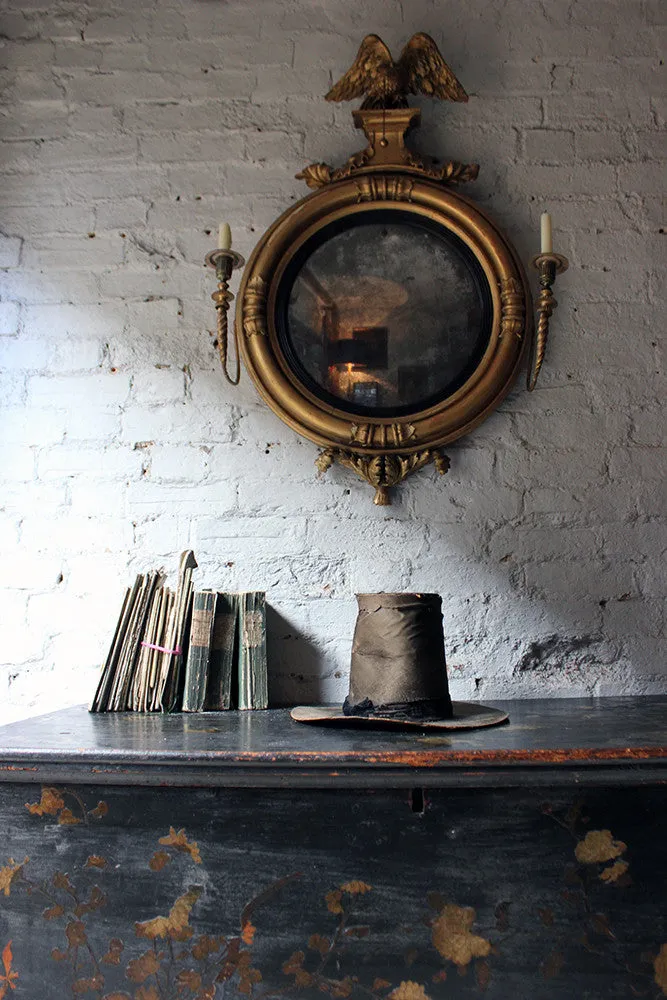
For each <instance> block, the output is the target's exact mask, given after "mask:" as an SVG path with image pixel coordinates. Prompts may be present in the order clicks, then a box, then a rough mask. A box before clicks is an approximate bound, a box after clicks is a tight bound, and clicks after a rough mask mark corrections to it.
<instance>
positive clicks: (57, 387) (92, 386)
mask: <svg viewBox="0 0 667 1000" xmlns="http://www.w3.org/2000/svg"><path fill="white" fill-rule="evenodd" d="M129 391H130V383H129V378H128V377H127V375H122V374H121V373H120V372H119V373H117V374H107V373H106V372H99V373H95V374H94V375H90V374H81V375H69V376H66V375H60V376H56V377H51V376H49V375H33V376H31V377H30V378H29V379H28V398H29V401H30V403H31V404H32V405H36V406H43V405H44V404H45V403H46V402H47V401H48V402H49V404H50V405H52V406H68V405H70V403H71V401H72V400H74V399H76V400H78V401H79V403H81V402H83V400H86V401H87V402H88V404H89V405H90V404H93V405H94V406H95V407H97V408H99V409H102V410H105V411H111V412H114V411H115V410H117V409H118V408H119V407H120V406H122V404H123V403H125V401H126V400H127V398H128V396H129Z"/></svg>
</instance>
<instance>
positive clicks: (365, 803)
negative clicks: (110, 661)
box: [0, 698, 667, 1000]
mask: <svg viewBox="0 0 667 1000" xmlns="http://www.w3.org/2000/svg"><path fill="white" fill-rule="evenodd" d="M495 704H497V705H498V707H500V708H503V709H505V710H507V711H508V712H509V714H510V718H511V723H510V724H509V725H506V726H500V727H496V728H493V729H486V730H478V731H475V732H458V733H454V732H449V733H445V732H443V733H440V734H434V733H433V732H432V731H430V732H425V733H419V732H414V731H412V732H409V733H408V732H403V731H400V730H393V731H392V730H384V731H370V730H367V729H348V728H345V729H341V728H329V727H324V726H317V727H315V726H306V725H302V724H298V723H295V722H293V721H292V720H291V719H290V718H289V713H288V712H287V711H282V710H274V711H269V712H256V713H251V712H246V713H237V712H229V713H206V714H204V715H175V716H136V715H125V714H123V715H101V716H100V715H97V716H91V715H89V714H88V713H87V712H86V711H85V709H83V708H81V709H72V710H67V711H63V712H56V713H54V714H52V715H47V716H43V717H41V718H39V719H33V720H29V721H27V722H23V723H16V724H14V725H11V726H6V727H3V728H0V775H1V776H2V780H1V781H0V821H1V823H2V826H1V829H2V835H3V843H2V845H1V846H0V1000H5V998H8V997H10V996H11V997H12V998H13V997H16V1000H21V998H30V1000H42V998H58V1000H60V998H62V997H79V996H82V997H91V998H95V997H97V998H102V997H105V998H107V1000H128V998H131V1000H193V998H194V1000H210V998H232V997H243V996H251V997H254V998H255V1000H258V998H262V1000H263V998H267V1000H268V998H271V997H286V998H295V1000H296V998H304V1000H310V998H315V997H320V998H321V997H322V996H330V997H352V998H354V1000H357V998H369V997H370V998H377V1000H384V998H387V997H389V998H391V1000H424V998H431V1000H439V998H445V997H447V998H449V997H477V996H480V995H485V996H487V997H489V998H496V1000H506V998H517V1000H524V998H525V1000H541V998H544V1000H547V998H549V1000H551V998H553V1000H556V998H557V1000H566V998H567V1000H584V998H590V1000H593V998H595V1000H598V998H599V1000H602V998H610V997H611V998H616V997H618V998H620V997H634V996H646V997H651V998H656V997H661V996H664V995H667V808H666V807H667V789H666V783H667V698H650V699H649V698H613V699H612V698H609V699H600V700H594V699H572V700H550V701H524V702H506V703H495Z"/></svg>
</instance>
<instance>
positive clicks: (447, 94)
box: [399, 32, 468, 101]
mask: <svg viewBox="0 0 667 1000" xmlns="http://www.w3.org/2000/svg"><path fill="white" fill-rule="evenodd" d="M399 66H401V67H402V69H403V71H404V73H405V78H406V89H407V91H408V93H410V94H426V95H427V97H439V98H440V99H441V100H443V101H467V100H468V95H467V94H466V92H465V90H464V89H463V87H462V86H461V84H460V83H459V81H458V80H457V79H456V77H455V76H454V74H453V73H452V71H451V69H450V68H449V66H448V65H447V63H446V62H445V60H444V59H443V58H442V56H441V55H440V50H439V49H438V46H437V45H436V44H435V42H434V41H433V39H432V38H431V36H430V35H427V34H425V33H424V32H419V34H417V35H413V36H412V38H411V39H410V41H409V42H408V44H407V45H406V46H405V48H404V49H403V51H402V53H401V58H400V60H399Z"/></svg>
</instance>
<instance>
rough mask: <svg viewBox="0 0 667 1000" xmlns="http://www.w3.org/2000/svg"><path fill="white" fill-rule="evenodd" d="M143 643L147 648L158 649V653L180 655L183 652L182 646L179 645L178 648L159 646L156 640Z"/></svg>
mask: <svg viewBox="0 0 667 1000" xmlns="http://www.w3.org/2000/svg"><path fill="white" fill-rule="evenodd" d="M141 645H142V646H145V647H146V649H157V651H158V653H169V655H170V656H180V654H181V653H182V652H183V650H182V649H181V647H180V646H177V647H176V649H167V648H166V647H165V646H158V645H157V644H156V643H154V642H142V643H141Z"/></svg>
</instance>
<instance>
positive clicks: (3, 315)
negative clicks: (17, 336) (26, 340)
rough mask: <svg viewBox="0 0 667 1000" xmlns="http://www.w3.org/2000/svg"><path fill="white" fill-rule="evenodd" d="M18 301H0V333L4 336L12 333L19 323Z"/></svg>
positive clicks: (15, 330)
mask: <svg viewBox="0 0 667 1000" xmlns="http://www.w3.org/2000/svg"><path fill="white" fill-rule="evenodd" d="M19 310H20V306H19V304H18V302H0V335H1V336H3V337H5V336H7V335H9V334H14V333H16V332H17V330H18V324H19Z"/></svg>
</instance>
